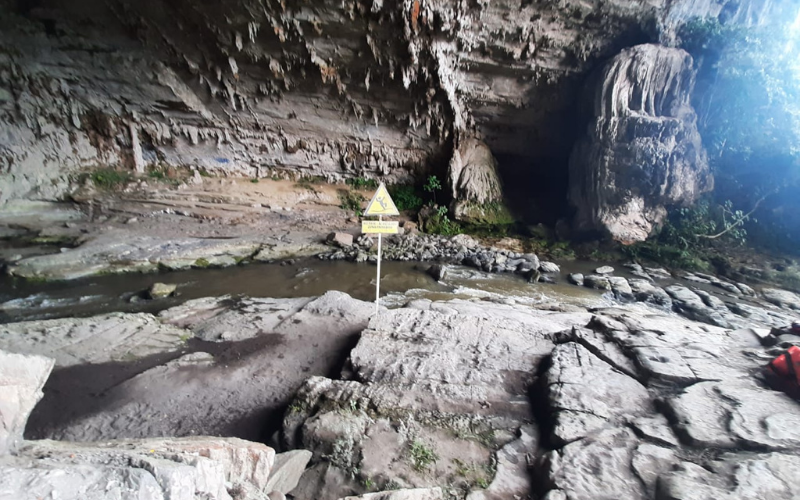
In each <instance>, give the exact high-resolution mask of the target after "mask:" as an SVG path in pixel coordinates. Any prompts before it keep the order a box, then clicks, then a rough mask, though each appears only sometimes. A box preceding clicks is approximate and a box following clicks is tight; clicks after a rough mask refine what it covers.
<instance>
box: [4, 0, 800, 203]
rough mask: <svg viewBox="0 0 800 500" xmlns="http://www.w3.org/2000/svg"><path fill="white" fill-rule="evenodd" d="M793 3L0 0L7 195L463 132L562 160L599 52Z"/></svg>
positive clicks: (360, 165) (309, 166)
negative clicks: (107, 176)
mask: <svg viewBox="0 0 800 500" xmlns="http://www.w3.org/2000/svg"><path fill="white" fill-rule="evenodd" d="M780 3H785V4H790V3H791V1H790V0H784V1H783V2H778V1H777V0H749V1H740V0H736V1H734V0H726V1H716V0H714V1H712V0H703V1H690V0H682V1H668V0H608V1H605V2H585V1H579V0H566V1H560V2H549V1H536V2H533V1H520V0H496V1H491V2H489V1H480V2H457V1H455V0H447V1H399V0H382V1H379V0H376V1H372V2H369V1H366V2H346V3H345V4H342V3H341V2H338V1H330V0H327V1H320V2H305V1H299V0H289V1H284V2H277V3H275V2H272V3H263V2H256V1H254V0H237V1H229V2H212V3H203V4H202V5H198V4H197V2H193V1H191V0H177V1H172V2H166V1H159V0H149V1H142V2H133V1H130V0H109V1H105V0H77V1H75V2H69V3H68V4H59V3H57V2H45V4H39V3H31V2H16V1H14V0H0V47H2V48H3V50H2V53H3V54H11V53H13V54H14V56H13V57H11V56H3V57H0V123H1V124H2V125H3V131H4V134H3V136H2V138H0V145H2V147H0V167H2V169H0V172H1V173H0V176H2V177H0V179H2V180H3V181H5V182H6V183H7V184H6V186H4V189H3V190H2V192H0V204H3V203H5V202H6V201H8V200H12V199H17V198H32V199H55V198H57V197H58V196H60V195H63V194H64V193H65V192H68V191H69V176H70V174H73V173H75V172H76V171H79V170H81V169H92V168H96V167H97V166H98V165H107V166H113V167H117V168H121V169H126V170H128V171H130V172H141V171H143V170H145V169H147V168H148V167H149V166H152V165H157V164H161V165H169V166H173V167H189V166H193V167H196V168H197V169H198V170H200V171H206V172H209V173H211V174H213V175H220V176H228V175H238V176H247V177H269V176H271V175H272V174H273V173H278V174H284V173H286V172H295V173H303V174H309V175H322V176H325V177H327V178H329V179H341V178H345V177H354V176H368V177H383V178H385V179H386V180H387V181H388V182H391V181H399V180H403V179H407V178H409V177H411V176H416V175H418V174H419V173H421V171H422V172H424V171H425V170H426V168H428V167H429V165H430V164H431V163H432V162H434V161H436V160H437V158H439V157H440V156H441V155H442V154H446V152H447V150H448V149H449V143H450V141H451V140H452V139H453V137H454V136H455V135H456V134H458V135H461V134H462V133H468V134H474V135H475V136H476V137H480V138H481V139H482V140H483V141H484V142H485V143H486V144H487V145H488V146H489V147H490V148H491V149H492V151H493V152H494V153H495V154H497V155H499V154H503V155H514V156H517V157H519V158H521V159H522V160H523V161H524V162H526V163H532V162H533V161H535V159H537V158H548V157H550V158H558V159H561V160H566V159H567V157H568V156H569V151H570V148H571V147H572V134H571V133H570V130H571V128H572V127H573V120H572V112H571V111H572V110H573V105H574V95H576V94H577V93H578V91H579V90H580V89H581V87H582V85H583V82H584V81H585V77H586V75H587V73H588V72H589V71H591V70H592V69H593V67H595V66H596V64H597V63H598V61H601V60H604V59H607V58H609V57H611V56H613V55H614V54H616V53H618V52H619V51H620V50H621V49H623V48H624V47H626V46H628V45H630V44H631V43H640V42H641V41H648V40H649V41H655V40H657V39H663V40H664V41H665V42H669V40H670V39H671V38H674V32H675V29H676V27H678V26H680V25H681V24H682V23H684V22H686V21H687V20H688V19H691V18H692V17H694V16H697V15H700V16H705V15H709V16H722V15H729V13H730V12H733V16H732V20H733V21H734V22H760V20H761V19H764V18H767V17H769V16H773V15H774V12H773V11H774V8H773V7H774V6H775V5H778V4H780ZM729 17H730V16H729ZM785 18H786V19H794V17H792V16H791V15H786V16H785ZM651 27H657V28H656V29H652V28H651Z"/></svg>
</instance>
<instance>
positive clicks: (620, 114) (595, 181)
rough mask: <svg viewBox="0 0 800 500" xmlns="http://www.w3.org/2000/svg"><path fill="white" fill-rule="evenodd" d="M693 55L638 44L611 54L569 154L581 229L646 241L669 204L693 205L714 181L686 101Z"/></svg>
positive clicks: (573, 198)
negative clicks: (579, 137)
mask: <svg viewBox="0 0 800 500" xmlns="http://www.w3.org/2000/svg"><path fill="white" fill-rule="evenodd" d="M693 87H694V68H693V61H692V58H691V56H690V55H689V54H688V53H686V52H684V51H683V50H680V49H673V48H666V47H662V46H658V45H638V46H636V47H633V48H630V49H626V50H624V51H623V52H622V53H621V54H619V55H618V56H616V57H614V59H612V60H611V61H610V62H609V63H608V64H607V65H606V67H605V69H604V70H603V72H602V75H600V82H599V83H598V85H597V87H596V90H594V92H593V100H592V105H593V114H592V116H593V120H592V121H591V123H590V125H589V128H588V133H587V135H586V136H585V137H584V138H583V139H582V140H580V141H579V142H578V144H577V145H576V146H575V149H574V151H573V153H572V156H571V158H570V178H572V179H575V182H574V183H573V184H572V186H571V187H570V200H571V202H572V204H573V205H575V207H576V208H577V210H578V213H577V215H576V220H575V225H576V227H577V228H578V229H579V230H582V231H590V230H601V231H605V232H608V233H609V234H610V235H611V237H612V238H614V239H615V240H618V241H622V242H626V243H630V242H634V241H643V240H644V239H645V238H647V236H648V235H649V234H650V231H651V230H652V228H653V226H654V225H655V224H658V223H660V222H661V220H662V219H663V218H664V216H665V215H666V213H667V212H666V208H665V207H666V206H668V205H675V204H681V203H691V202H693V201H694V200H695V199H696V198H697V197H698V196H699V195H700V194H701V193H703V192H706V191H709V190H710V189H711V188H712V186H713V180H712V177H711V174H710V172H709V168H708V161H707V159H706V153H705V149H704V148H703V146H702V143H701V140H700V134H699V133H698V131H697V125H696V116H695V113H694V110H693V109H692V106H691V103H690V98H691V92H692V89H693Z"/></svg>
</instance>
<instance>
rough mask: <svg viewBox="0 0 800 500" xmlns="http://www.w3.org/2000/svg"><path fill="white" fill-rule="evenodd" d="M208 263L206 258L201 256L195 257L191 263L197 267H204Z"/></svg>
mask: <svg viewBox="0 0 800 500" xmlns="http://www.w3.org/2000/svg"><path fill="white" fill-rule="evenodd" d="M210 265H211V263H210V262H209V261H208V260H206V259H204V258H202V257H201V258H199V259H197V260H196V261H194V264H192V267H199V268H201V269H205V268H207V267H208V266H210Z"/></svg>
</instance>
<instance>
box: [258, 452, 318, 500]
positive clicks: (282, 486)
mask: <svg viewBox="0 0 800 500" xmlns="http://www.w3.org/2000/svg"><path fill="white" fill-rule="evenodd" d="M311 455H312V454H311V452H310V451H307V450H292V451H287V452H285V453H279V454H277V455H275V464H274V465H273V466H272V472H270V475H269V480H268V481H267V486H266V488H265V490H266V491H277V492H280V493H282V494H284V495H285V494H287V493H290V492H291V491H292V490H293V489H295V487H296V486H297V483H298V482H299V481H300V476H302V475H303V472H305V470H306V465H308V461H309V460H311ZM270 495H272V494H270ZM270 500H273V499H272V496H270Z"/></svg>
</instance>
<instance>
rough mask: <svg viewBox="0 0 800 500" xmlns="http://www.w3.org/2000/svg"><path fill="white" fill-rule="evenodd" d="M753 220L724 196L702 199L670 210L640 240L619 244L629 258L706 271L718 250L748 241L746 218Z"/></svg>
mask: <svg viewBox="0 0 800 500" xmlns="http://www.w3.org/2000/svg"><path fill="white" fill-rule="evenodd" d="M750 221H752V222H757V221H756V220H755V219H754V218H752V217H751V214H750V213H747V214H746V213H744V212H743V211H742V210H739V209H736V208H735V207H734V205H733V202H731V201H730V200H726V201H724V202H723V203H721V204H715V203H712V202H710V201H708V200H703V201H701V202H699V203H697V204H696V205H695V206H694V207H691V208H680V209H677V210H674V211H673V212H672V213H670V215H669V217H668V219H667V221H666V222H665V223H664V226H663V227H662V228H661V230H660V232H659V233H658V234H657V235H655V236H654V237H652V238H651V239H650V240H648V241H645V242H643V243H638V244H635V245H631V246H629V247H623V251H624V252H625V253H626V254H627V255H628V256H629V257H631V258H634V259H636V258H644V259H648V260H652V261H655V262H660V263H662V264H664V265H667V266H669V267H674V268H681V269H686V270H690V271H709V270H711V268H712V267H718V266H719V265H721V263H717V264H716V266H715V262H714V259H719V258H720V257H719V254H722V253H726V252H729V251H730V250H731V249H733V248H736V247H742V246H744V245H745V244H746V243H747V242H748V236H747V230H746V229H745V227H744V225H745V223H747V222H750Z"/></svg>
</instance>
